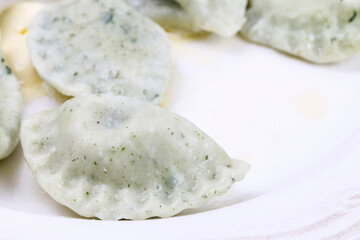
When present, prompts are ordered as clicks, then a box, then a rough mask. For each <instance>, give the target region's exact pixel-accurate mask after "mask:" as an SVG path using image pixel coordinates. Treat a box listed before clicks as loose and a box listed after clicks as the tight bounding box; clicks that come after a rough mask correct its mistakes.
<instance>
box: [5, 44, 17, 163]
mask: <svg viewBox="0 0 360 240" xmlns="http://www.w3.org/2000/svg"><path fill="white" fill-rule="evenodd" d="M22 110H23V100H22V94H21V89H20V84H19V82H18V80H17V79H16V78H15V76H14V74H13V73H12V71H11V69H10V68H9V66H8V65H7V64H6V62H5V59H4V55H3V53H2V52H1V50H0V160H1V159H4V158H6V157H8V156H9V155H10V154H11V153H12V152H13V151H14V149H15V147H16V146H17V144H18V142H19V131H20V122H21V117H22Z"/></svg>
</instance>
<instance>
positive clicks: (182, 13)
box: [126, 0, 247, 37]
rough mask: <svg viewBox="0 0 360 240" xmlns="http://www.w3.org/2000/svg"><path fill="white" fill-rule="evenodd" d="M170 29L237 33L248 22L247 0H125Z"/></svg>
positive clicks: (227, 33) (226, 34) (229, 34)
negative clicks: (246, 13)
mask: <svg viewBox="0 0 360 240" xmlns="http://www.w3.org/2000/svg"><path fill="white" fill-rule="evenodd" d="M126 1H127V2H128V3H129V4H131V5H133V6H134V7H135V8H137V9H138V10H139V11H140V12H142V13H143V14H145V15H147V16H149V17H150V18H152V19H153V20H155V21H156V22H158V23H159V24H160V25H162V26H163V27H165V28H166V29H170V30H180V31H183V32H185V33H187V32H200V31H207V32H213V33H216V34H218V35H220V36H223V37H232V36H234V35H235V34H236V33H237V32H238V31H239V30H240V29H241V27H242V25H243V24H244V22H245V9H246V4H247V0H222V1H218V0H191V1H190V0H176V1H173V0H126Z"/></svg>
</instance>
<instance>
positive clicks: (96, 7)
mask: <svg viewBox="0 0 360 240" xmlns="http://www.w3.org/2000/svg"><path fill="white" fill-rule="evenodd" d="M28 30H29V36H28V45H29V49H30V55H31V60H32V62H33V64H34V66H35V68H36V69H37V71H38V72H39V74H40V75H41V77H42V78H43V79H44V80H45V81H47V82H49V83H50V84H51V85H52V86H54V87H55V88H56V89H57V90H58V91H60V92H61V93H63V94H65V95H69V96H81V95H88V94H91V93H103V94H109V95H123V96H129V97H134V98H136V99H140V100H144V101H148V102H152V103H155V104H159V103H160V102H161V101H162V98H163V94H164V92H165V90H166V87H167V84H168V81H169V79H170V76H171V67H172V62H171V50H170V44H169V40H168V38H167V36H166V34H165V32H164V30H163V29H162V28H160V27H159V26H158V25H157V24H156V23H154V22H153V21H151V20H150V19H148V18H147V17H145V16H143V15H142V14H140V13H139V12H138V11H136V10H135V9H134V8H133V7H131V6H129V5H128V4H127V3H125V2H124V1H122V0H101V1H100V0H62V1H60V2H57V3H55V4H51V5H49V6H46V7H45V8H44V9H43V10H42V11H41V12H40V13H39V14H37V15H36V17H35V18H34V20H33V21H32V23H31V24H30V26H29V29H28Z"/></svg>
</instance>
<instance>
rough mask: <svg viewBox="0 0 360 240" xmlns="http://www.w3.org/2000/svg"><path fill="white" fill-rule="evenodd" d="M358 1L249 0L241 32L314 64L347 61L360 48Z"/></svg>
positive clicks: (359, 2) (359, 7)
mask: <svg viewBox="0 0 360 240" xmlns="http://www.w3.org/2000/svg"><path fill="white" fill-rule="evenodd" d="M359 13H360V1H358V0H343V1H339V0H316V1H313V0H302V1H298V0H286V1H283V0H251V2H250V9H249V10H248V12H247V16H246V17H247V19H248V20H247V22H246V24H245V25H244V27H243V30H242V34H243V35H244V36H245V37H247V38H248V39H250V40H252V41H254V42H258V43H261V44H264V45H268V46H270V47H273V48H275V49H278V50H281V51H284V52H286V53H289V54H292V55H295V56H299V57H301V58H304V59H306V60H308V61H311V62H315V63H331V62H338V61H342V60H346V59H348V58H350V57H352V56H354V55H355V54H356V53H357V52H358V51H359V50H360V30H359V29H360V19H359V16H358V14H359Z"/></svg>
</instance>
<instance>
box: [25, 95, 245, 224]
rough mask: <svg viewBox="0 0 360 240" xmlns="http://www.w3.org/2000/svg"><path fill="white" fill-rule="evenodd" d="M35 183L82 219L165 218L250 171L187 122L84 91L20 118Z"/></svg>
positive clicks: (153, 108) (138, 103)
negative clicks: (44, 110)
mask: <svg viewBox="0 0 360 240" xmlns="http://www.w3.org/2000/svg"><path fill="white" fill-rule="evenodd" d="M21 142H22V146H23V149H24V155H25V159H26V161H27V164H28V166H29V167H30V169H31V171H32V172H33V174H34V176H35V178H36V180H37V182H38V183H39V185H40V186H41V187H42V188H43V189H44V190H45V191H46V192H47V193H48V194H49V195H50V196H52V197H53V198H54V199H55V200H56V201H58V202H59V203H61V204H63V205H65V206H67V207H69V208H71V209H72V210H74V211H75V212H77V213H78V214H80V215H82V216H85V217H98V218H100V219H107V220H118V219H146V218H150V217H169V216H173V215H175V214H177V213H179V212H180V211H182V210H184V209H187V208H196V207H199V206H200V205H201V204H203V203H204V202H205V201H207V200H208V199H209V198H211V197H214V196H218V195H221V194H223V193H225V192H226V191H227V190H228V189H229V188H230V187H231V186H232V185H233V184H234V183H235V182H237V181H240V180H241V179H243V177H244V176H245V174H246V172H247V171H248V169H249V166H248V165H247V164H246V163H243V162H240V161H239V162H238V161H234V160H232V159H230V158H229V156H228V155H227V154H226V153H225V151H224V150H223V149H222V148H221V147H220V146H219V145H218V144H217V143H215V141H214V140H212V139H211V138H210V137H209V136H207V135H206V134H205V133H204V132H202V131H201V130H200V129H199V128H197V127H196V126H194V125H193V124H192V123H190V122H189V121H188V120H186V119H184V118H182V117H180V116H178V115H176V114H174V113H171V112H169V111H167V110H165V109H162V108H160V107H158V106H155V105H152V104H149V103H146V102H142V101H137V100H134V99H131V98H127V97H122V96H106V95H89V96H85V97H78V98H74V99H72V100H69V101H67V102H66V103H64V104H63V105H62V106H60V107H59V108H57V109H54V110H51V111H46V112H41V113H37V114H35V115H33V116H31V117H30V118H28V119H26V120H25V121H24V122H23V125H22V130H21Z"/></svg>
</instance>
